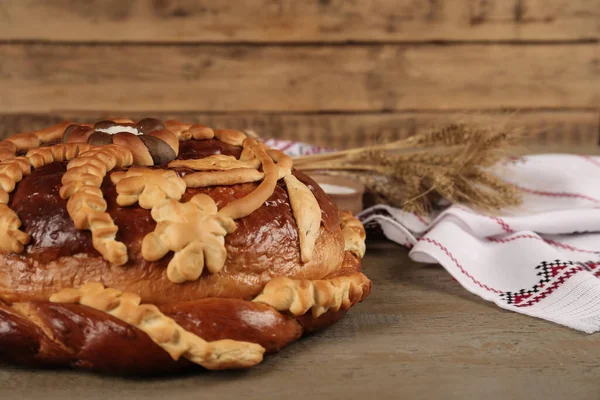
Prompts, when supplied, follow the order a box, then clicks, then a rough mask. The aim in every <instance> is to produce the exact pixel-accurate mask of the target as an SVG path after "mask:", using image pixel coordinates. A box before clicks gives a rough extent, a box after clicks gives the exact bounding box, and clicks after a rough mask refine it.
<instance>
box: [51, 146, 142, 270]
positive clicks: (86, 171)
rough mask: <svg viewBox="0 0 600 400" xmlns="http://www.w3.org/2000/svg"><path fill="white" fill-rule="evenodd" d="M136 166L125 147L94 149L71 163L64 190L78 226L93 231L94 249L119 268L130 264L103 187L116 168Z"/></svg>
mask: <svg viewBox="0 0 600 400" xmlns="http://www.w3.org/2000/svg"><path fill="white" fill-rule="evenodd" d="M132 163H133V155H132V154H131V151H129V150H128V149H126V148H124V147H121V146H116V145H106V146H100V147H92V148H91V149H90V150H88V151H85V152H82V153H81V154H80V155H79V156H78V157H77V158H74V159H73V160H71V161H70V162H69V164H68V165H67V172H66V173H65V174H64V175H63V177H62V183H63V186H62V187H61V188H60V196H61V197H62V198H63V199H69V201H68V202H67V211H68V212H69V215H70V216H71V218H72V219H73V221H74V222H75V227H76V228H77V229H89V230H90V231H91V232H92V243H93V245H94V248H95V249H96V250H97V251H98V252H99V253H100V254H102V256H103V257H104V258H105V259H106V260H108V261H109V262H111V263H113V264H116V265H123V264H125V263H126V262H127V259H128V257H127V248H126V246H125V244H123V243H121V242H118V241H117V240H116V234H117V231H118V229H119V228H118V227H117V226H116V225H115V223H114V222H113V220H112V218H111V217H110V215H109V214H108V213H107V212H106V208H107V204H106V201H105V200H104V197H103V194H102V190H101V189H100V186H101V185H102V180H103V179H104V176H105V175H106V173H107V172H108V171H111V170H112V169H113V168H115V167H118V168H123V167H128V166H130V165H131V164H132Z"/></svg>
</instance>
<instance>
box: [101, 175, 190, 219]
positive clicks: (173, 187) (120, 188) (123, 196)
mask: <svg viewBox="0 0 600 400" xmlns="http://www.w3.org/2000/svg"><path fill="white" fill-rule="evenodd" d="M110 179H111V181H112V183H113V184H116V185H117V193H118V194H119V195H118V196H117V204H118V205H120V206H130V205H132V204H135V203H137V202H139V204H140V206H141V207H142V208H145V209H152V208H153V207H156V206H158V205H159V204H160V203H162V202H163V201H165V200H167V199H174V200H177V201H179V200H180V199H181V196H182V195H183V193H185V189H186V185H185V182H184V181H183V179H181V178H180V177H179V176H177V174H176V173H175V171H171V170H167V169H150V168H140V167H132V168H130V169H129V170H128V171H127V172H123V171H119V172H114V173H112V174H111V176H110Z"/></svg>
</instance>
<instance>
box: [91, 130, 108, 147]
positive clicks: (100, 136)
mask: <svg viewBox="0 0 600 400" xmlns="http://www.w3.org/2000/svg"><path fill="white" fill-rule="evenodd" d="M112 141H113V135H111V134H109V133H106V132H94V133H92V136H90V138H89V139H88V143H89V144H91V145H94V146H104V145H105V144H111V143H112Z"/></svg>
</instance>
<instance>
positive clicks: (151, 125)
mask: <svg viewBox="0 0 600 400" xmlns="http://www.w3.org/2000/svg"><path fill="white" fill-rule="evenodd" d="M135 128H136V129H137V130H138V131H139V132H142V133H144V134H148V133H150V132H153V131H158V130H161V129H165V126H164V125H163V123H162V122H161V121H159V120H157V119H155V118H144V119H142V120H139V121H138V123H137V124H135Z"/></svg>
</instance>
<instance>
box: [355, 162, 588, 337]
mask: <svg viewBox="0 0 600 400" xmlns="http://www.w3.org/2000/svg"><path fill="white" fill-rule="evenodd" d="M498 172H499V173H500V174H501V175H502V176H503V177H504V178H505V179H507V180H509V181H510V182H513V183H514V184H516V185H517V186H518V187H520V188H522V190H523V194H524V201H523V204H522V205H521V206H519V207H518V208H516V209H512V210H504V211H503V212H502V213H499V214H497V215H491V214H483V213H479V212H476V211H474V210H472V209H470V208H468V207H466V206H462V205H456V206H452V207H449V208H448V209H446V210H444V211H442V212H441V213H439V215H431V216H426V217H420V216H416V215H414V214H412V213H407V212H404V211H402V210H399V209H395V208H393V207H389V206H385V205H379V206H375V207H372V208H370V209H367V210H364V211H363V212H362V213H361V214H360V215H359V217H360V219H361V220H362V221H363V223H364V224H365V225H366V226H367V227H369V226H373V225H377V226H379V227H380V228H381V230H382V231H383V233H384V234H385V236H386V237H387V238H388V239H390V240H393V241H394V242H396V243H399V244H402V245H404V246H407V247H410V248H411V251H410V257H411V258H412V259H414V260H415V261H419V262H424V263H439V264H441V265H442V266H443V267H444V268H445V269H446V270H447V271H448V272H449V273H450V274H451V275H452V276H453V277H454V278H455V279H456V280H457V281H458V282H459V283H460V284H461V285H462V286H463V287H464V288H465V289H467V290H468V291H470V292H471V293H474V294H476V295H478V296H480V297H482V298H484V299H485V300H488V301H492V302H494V303H496V304H497V305H498V306H500V307H502V308H504V309H507V310H511V311H515V312H519V313H522V314H526V315H530V316H533V317H538V318H543V319H546V320H548V321H552V322H555V323H558V324H562V325H565V326H568V327H571V328H574V329H578V330H581V331H584V332H588V333H593V332H597V331H598V330H600V279H598V275H600V158H595V157H582V156H576V155H539V156H529V157H526V158H525V159H524V160H523V161H522V162H518V163H516V164H511V165H508V166H503V167H502V168H501V169H499V170H498ZM367 251H368V250H367ZM398 267H399V268H401V267H402V266H400V265H399V266H398Z"/></svg>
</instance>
